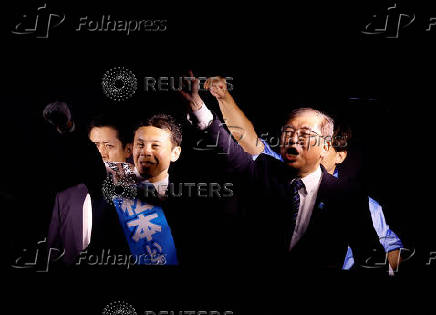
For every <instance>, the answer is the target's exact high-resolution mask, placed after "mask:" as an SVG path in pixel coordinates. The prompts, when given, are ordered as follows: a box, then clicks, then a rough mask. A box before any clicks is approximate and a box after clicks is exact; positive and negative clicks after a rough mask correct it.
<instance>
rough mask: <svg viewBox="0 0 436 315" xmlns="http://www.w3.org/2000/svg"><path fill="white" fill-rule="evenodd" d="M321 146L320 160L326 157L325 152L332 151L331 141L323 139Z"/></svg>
mask: <svg viewBox="0 0 436 315" xmlns="http://www.w3.org/2000/svg"><path fill="white" fill-rule="evenodd" d="M321 146H322V150H321V158H324V157H325V156H326V154H327V152H328V151H329V150H331V149H332V141H331V139H330V138H328V137H326V138H323V140H322V143H321Z"/></svg>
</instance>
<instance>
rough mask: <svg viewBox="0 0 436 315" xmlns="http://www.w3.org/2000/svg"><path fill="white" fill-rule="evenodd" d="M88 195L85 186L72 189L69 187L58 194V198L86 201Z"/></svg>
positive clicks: (76, 186)
mask: <svg viewBox="0 0 436 315" xmlns="http://www.w3.org/2000/svg"><path fill="white" fill-rule="evenodd" d="M86 194H88V188H87V187H86V185H85V184H78V185H74V186H71V187H68V188H67V189H65V190H62V191H60V192H58V193H57V195H56V198H58V199H59V200H61V201H62V200H71V199H73V200H78V199H83V200H85V198H86Z"/></svg>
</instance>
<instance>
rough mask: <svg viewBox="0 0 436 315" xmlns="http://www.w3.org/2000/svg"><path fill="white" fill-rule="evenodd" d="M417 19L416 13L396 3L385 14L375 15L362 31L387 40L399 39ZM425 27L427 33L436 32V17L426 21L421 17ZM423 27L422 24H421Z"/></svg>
mask: <svg viewBox="0 0 436 315" xmlns="http://www.w3.org/2000/svg"><path fill="white" fill-rule="evenodd" d="M416 19H417V17H416V16H415V13H412V12H410V11H408V10H405V9H403V8H400V7H399V6H397V4H396V3H395V4H394V5H392V6H390V7H388V8H387V9H386V10H384V11H383V12H379V13H377V14H374V15H373V16H372V17H371V20H370V22H369V23H368V24H366V25H365V26H364V28H363V30H362V31H361V32H362V34H366V35H378V36H382V37H385V38H399V37H400V33H401V32H402V31H403V30H404V29H406V28H408V27H409V26H410V25H412V23H416ZM422 20H424V21H423V24H424V25H425V31H426V32H430V31H433V30H436V17H430V18H428V19H424V18H423V17H421V22H422ZM419 24H420V25H421V23H419Z"/></svg>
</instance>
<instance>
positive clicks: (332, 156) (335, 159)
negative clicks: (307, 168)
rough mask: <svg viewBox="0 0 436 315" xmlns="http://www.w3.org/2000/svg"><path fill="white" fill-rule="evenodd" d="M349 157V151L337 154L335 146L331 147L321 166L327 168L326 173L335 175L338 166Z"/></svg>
mask: <svg viewBox="0 0 436 315" xmlns="http://www.w3.org/2000/svg"><path fill="white" fill-rule="evenodd" d="M346 157H347V151H341V152H337V151H336V150H335V149H334V147H333V146H330V147H329V149H328V151H327V152H326V154H325V155H324V157H323V158H322V161H321V164H322V165H323V166H324V167H325V169H326V171H327V172H328V173H330V174H332V175H333V173H334V172H335V169H336V165H338V164H341V163H342V162H343V161H344V160H345V158H346Z"/></svg>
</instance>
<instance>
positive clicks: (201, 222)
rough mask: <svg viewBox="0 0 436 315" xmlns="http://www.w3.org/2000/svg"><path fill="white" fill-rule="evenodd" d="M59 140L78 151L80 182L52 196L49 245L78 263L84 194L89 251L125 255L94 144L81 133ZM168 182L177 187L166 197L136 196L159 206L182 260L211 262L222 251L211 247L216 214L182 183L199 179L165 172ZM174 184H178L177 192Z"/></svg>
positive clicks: (214, 240) (125, 247)
mask: <svg viewBox="0 0 436 315" xmlns="http://www.w3.org/2000/svg"><path fill="white" fill-rule="evenodd" d="M64 142H65V143H64V147H65V150H70V151H72V152H78V151H80V152H81V154H80V155H77V159H76V160H75V162H76V163H78V164H79V165H81V168H80V172H81V174H79V175H80V176H81V179H82V180H83V184H78V185H74V186H72V187H70V188H68V189H66V190H64V191H62V192H60V193H58V194H57V196H56V201H55V205H54V208H53V212H52V220H51V223H50V227H49V236H48V246H49V247H54V248H58V249H60V250H63V249H65V256H64V257H63V261H64V262H65V263H66V264H74V263H75V262H76V261H77V258H78V257H79V255H80V252H81V250H82V246H83V245H82V233H83V203H84V200H85V197H86V194H87V193H89V194H90V195H91V200H92V234H91V242H90V245H89V247H88V248H87V252H88V254H89V253H92V254H97V255H98V254H99V253H100V252H101V251H102V250H103V249H104V250H108V249H111V253H114V252H116V253H120V254H129V248H128V244H127V241H126V239H125V236H124V233H123V230H122V228H121V226H120V223H119V220H118V217H117V213H116V210H115V208H114V207H113V206H112V205H109V204H108V203H106V201H105V200H104V198H103V196H102V193H101V187H102V183H103V180H104V179H105V177H106V169H105V167H104V165H103V161H102V159H101V157H100V155H99V154H98V151H97V150H96V148H95V145H94V144H92V143H91V142H90V141H89V139H87V137H86V135H81V134H68V135H65V138H64ZM67 155H68V154H67ZM188 175H189V174H188ZM66 177H68V174H66ZM77 177H78V176H76V177H75V180H77ZM169 181H170V183H172V184H173V185H174V187H176V188H175V194H174V195H170V196H169V197H168V198H166V199H165V200H163V201H161V200H158V199H156V198H150V196H145V195H144V191H142V190H140V189H139V190H138V196H137V197H138V198H139V199H142V200H144V201H146V202H149V203H150V204H154V205H159V206H161V207H162V209H163V210H164V213H165V216H166V218H167V221H168V224H169V226H170V228H171V231H172V235H173V238H174V242H175V245H176V249H177V254H178V257H179V262H180V263H181V264H183V265H195V266H199V265H208V264H210V263H211V262H214V261H215V260H216V259H215V258H216V257H217V256H220V255H221V254H220V251H218V250H216V245H219V244H220V240H219V237H218V236H219V235H218V234H217V233H216V229H215V228H214V227H216V228H221V227H220V225H219V222H220V218H219V216H217V215H216V213H213V211H211V207H210V205H206V204H207V203H208V201H206V200H204V199H203V200H201V198H200V200H199V198H197V196H196V194H195V189H194V190H193V192H192V193H188V190H189V188H188V186H186V185H185V183H195V182H198V181H195V180H194V179H192V178H189V176H184V177H183V181H182V180H181V179H178V178H177V177H176V176H170V179H169ZM179 185H181V187H182V191H181V192H180V193H179V190H178V187H179ZM211 222H212V225H213V227H212V226H211V224H210V223H211ZM212 256H215V257H212Z"/></svg>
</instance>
